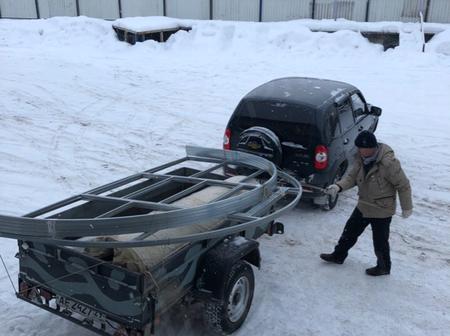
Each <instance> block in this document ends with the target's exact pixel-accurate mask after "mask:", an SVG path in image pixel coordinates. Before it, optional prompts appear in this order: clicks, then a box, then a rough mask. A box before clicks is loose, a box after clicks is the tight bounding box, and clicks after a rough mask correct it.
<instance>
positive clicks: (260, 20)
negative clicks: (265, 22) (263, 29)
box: [258, 0, 264, 22]
mask: <svg viewBox="0 0 450 336" xmlns="http://www.w3.org/2000/svg"><path fill="white" fill-rule="evenodd" d="M263 1H264V0H259V13H258V18H259V22H262V16H263Z"/></svg>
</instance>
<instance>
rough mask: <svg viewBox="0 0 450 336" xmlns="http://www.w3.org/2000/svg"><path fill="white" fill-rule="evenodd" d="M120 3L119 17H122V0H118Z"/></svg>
mask: <svg viewBox="0 0 450 336" xmlns="http://www.w3.org/2000/svg"><path fill="white" fill-rule="evenodd" d="M117 2H118V5H119V18H122V0H117Z"/></svg>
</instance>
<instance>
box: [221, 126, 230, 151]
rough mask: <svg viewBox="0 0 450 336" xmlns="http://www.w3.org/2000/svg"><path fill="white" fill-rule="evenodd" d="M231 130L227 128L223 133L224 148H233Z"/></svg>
mask: <svg viewBox="0 0 450 336" xmlns="http://www.w3.org/2000/svg"><path fill="white" fill-rule="evenodd" d="M230 141H231V130H230V129H229V128H227V129H226V130H225V134H224V135H223V149H230V148H231V143H230Z"/></svg>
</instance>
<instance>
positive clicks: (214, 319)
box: [205, 260, 255, 335]
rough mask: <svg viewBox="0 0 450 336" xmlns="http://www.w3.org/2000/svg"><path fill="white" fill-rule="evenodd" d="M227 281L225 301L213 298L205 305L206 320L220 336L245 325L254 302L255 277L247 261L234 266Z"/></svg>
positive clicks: (225, 278)
mask: <svg viewBox="0 0 450 336" xmlns="http://www.w3.org/2000/svg"><path fill="white" fill-rule="evenodd" d="M224 281H225V284H224V285H225V287H224V288H225V293H224V294H225V295H224V297H223V299H221V300H219V299H215V298H211V299H209V300H208V301H207V302H206V305H205V320H206V322H207V324H208V325H209V326H210V327H211V329H212V330H213V331H214V332H215V333H216V334H219V335H229V334H231V333H233V332H234V331H236V330H237V329H239V328H240V327H241V325H242V324H243V323H244V321H245V319H246V317H247V314H248V312H249V310H250V306H251V304H252V300H253V292H254V289H255V276H254V274H253V269H252V267H251V266H250V265H249V264H248V263H247V262H245V261H242V260H240V261H238V262H237V263H236V264H234V265H233V267H232V268H231V270H230V272H229V273H228V275H227V276H226V277H224Z"/></svg>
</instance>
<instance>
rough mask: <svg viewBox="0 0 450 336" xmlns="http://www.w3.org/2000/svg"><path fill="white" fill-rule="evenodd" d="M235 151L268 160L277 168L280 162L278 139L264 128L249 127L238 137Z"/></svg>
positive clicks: (281, 154) (280, 152)
mask: <svg viewBox="0 0 450 336" xmlns="http://www.w3.org/2000/svg"><path fill="white" fill-rule="evenodd" d="M237 149H238V150H239V151H242V152H246V153H250V154H255V155H258V156H261V157H263V158H265V159H268V160H270V161H272V162H273V163H275V164H276V165H277V166H280V165H281V162H282V157H283V153H282V149H281V143H280V139H278V137H277V135H276V134H275V133H274V132H272V131H271V130H270V129H268V128H265V127H259V126H255V127H251V128H248V129H246V130H245V131H243V132H242V133H241V134H240V135H239V142H238V144H237Z"/></svg>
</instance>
